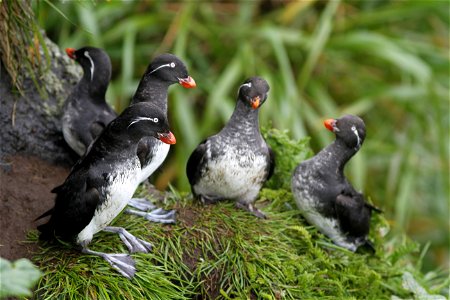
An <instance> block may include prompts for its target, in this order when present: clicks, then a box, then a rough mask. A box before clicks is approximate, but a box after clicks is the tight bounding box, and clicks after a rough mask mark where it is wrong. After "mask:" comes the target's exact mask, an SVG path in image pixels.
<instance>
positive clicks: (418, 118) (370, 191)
mask: <svg viewBox="0 0 450 300" xmlns="http://www.w3.org/2000/svg"><path fill="white" fill-rule="evenodd" d="M33 4H34V11H35V14H36V16H37V18H38V20H39V23H40V25H41V27H43V28H44V29H45V30H46V31H47V34H48V35H49V36H50V37H51V38H52V39H53V40H54V41H56V42H57V43H58V44H59V45H60V47H61V48H65V47H82V46H84V45H87V44H90V45H94V46H98V47H102V48H105V49H106V51H107V52H108V53H109V55H110V56H111V59H112V62H113V70H114V74H113V81H112V84H111V86H110V88H109V90H108V99H109V101H110V103H111V104H112V105H113V106H114V107H115V109H116V110H117V111H121V110H123V109H124V107H126V106H127V105H128V102H129V99H130V97H131V96H132V95H133V92H134V90H135V88H136V86H137V84H138V81H139V79H140V76H141V75H142V74H143V73H144V70H145V68H146V67H147V65H148V63H149V62H150V61H151V59H152V57H154V56H155V55H157V54H159V53H162V52H172V53H174V54H176V55H178V56H180V57H182V58H183V59H184V61H185V62H186V64H187V65H188V68H189V71H190V75H191V76H193V77H194V78H195V80H196V81H197V84H198V88H197V89H195V90H184V89H182V88H181V87H179V86H176V87H172V88H171V90H170V101H169V102H170V103H169V104H170V105H169V106H170V107H169V111H170V121H171V126H172V127H173V130H174V132H175V135H176V136H178V137H179V138H178V139H177V140H178V143H177V145H176V146H175V147H173V149H172V151H171V154H170V155H171V156H170V157H169V159H167V160H166V162H165V165H164V168H163V172H161V173H159V174H157V175H158V176H154V177H155V178H153V180H154V181H155V183H156V184H157V186H158V187H160V188H164V187H165V186H167V183H168V182H169V181H171V182H172V183H174V184H175V185H176V186H177V187H178V188H179V189H181V190H186V191H187V190H188V185H187V180H186V176H185V175H184V169H185V164H186V160H187V157H188V156H189V154H190V152H191V151H192V150H193V149H194V147H195V146H196V145H197V144H198V143H199V142H200V141H201V140H202V139H203V138H205V137H206V136H208V135H210V134H213V133H215V132H217V131H218V130H219V129H220V128H221V126H222V125H223V124H224V123H225V122H226V121H227V120H228V118H229V116H230V114H231V112H232V110H233V108H234V103H235V97H236V93H237V88H238V86H239V85H240V83H242V82H243V80H244V79H245V78H246V77H249V76H252V75H259V76H262V77H264V78H265V79H266V80H267V81H268V82H269V84H270V86H271V91H270V95H269V99H268V101H267V102H266V103H265V104H264V106H263V107H262V109H261V116H260V118H261V124H263V125H267V124H268V123H269V121H270V122H271V124H273V126H274V127H275V128H278V129H282V130H285V129H288V130H289V131H290V132H291V134H292V136H293V138H295V139H299V138H303V137H306V136H311V145H312V148H313V149H314V151H317V150H319V149H320V148H321V147H324V146H325V145H326V144H328V143H329V142H330V141H331V140H332V139H333V136H332V135H331V134H329V133H327V132H326V130H324V129H323V128H322V124H321V123H322V119H324V118H328V117H339V116H341V115H343V114H345V113H352V114H357V115H360V116H361V117H362V118H363V119H364V120H365V122H366V126H367V139H366V142H365V144H364V147H363V148H362V150H361V151H360V153H358V155H357V156H355V157H354V159H353V160H352V162H351V164H350V165H349V167H348V168H347V172H348V176H349V177H350V179H351V181H352V182H353V183H354V185H355V186H356V187H357V188H359V189H361V190H363V191H364V193H365V194H367V195H369V196H370V197H371V198H372V200H373V202H374V203H375V204H376V205H378V206H380V207H382V208H383V209H384V211H385V212H386V215H387V216H388V219H390V220H391V222H392V223H393V228H394V229H397V231H398V232H402V231H404V230H406V231H407V232H408V233H409V234H410V235H411V236H412V237H413V238H414V239H416V240H418V241H420V242H422V243H426V242H428V241H430V242H431V247H430V249H431V251H430V252H429V253H428V255H426V257H425V266H426V267H427V268H430V267H436V266H444V265H445V266H448V244H449V233H448V217H449V216H448V213H449V210H448V204H449V202H448V200H449V194H450V191H449V157H448V155H449V132H448V130H449V47H448V46H449V45H448V37H449V2H447V1H426V0H424V1H420V0H415V1H381V0H367V1H338V0H336V1H328V2H327V1H314V0H310V1H292V2H282V1H270V0H267V1H240V2H236V3H233V2H224V3H222V2H211V3H207V2H204V1H186V2H172V1H167V2H165V1H126V2H121V1H107V2H103V1H99V2H97V1H47V0H45V1H43V0H41V1H35V2H33Z"/></svg>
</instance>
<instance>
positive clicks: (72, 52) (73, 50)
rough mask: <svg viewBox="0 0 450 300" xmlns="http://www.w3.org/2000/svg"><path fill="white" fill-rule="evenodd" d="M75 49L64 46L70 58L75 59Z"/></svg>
mask: <svg viewBox="0 0 450 300" xmlns="http://www.w3.org/2000/svg"><path fill="white" fill-rule="evenodd" d="M75 51H77V50H76V49H74V48H66V53H67V55H68V56H69V57H70V58H71V59H76V58H77V56H76V55H75Z"/></svg>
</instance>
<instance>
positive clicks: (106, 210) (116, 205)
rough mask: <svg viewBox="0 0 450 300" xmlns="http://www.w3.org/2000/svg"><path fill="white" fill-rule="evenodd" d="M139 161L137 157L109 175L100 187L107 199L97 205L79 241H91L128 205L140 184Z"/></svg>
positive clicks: (101, 193) (78, 238)
mask: <svg viewBox="0 0 450 300" xmlns="http://www.w3.org/2000/svg"><path fill="white" fill-rule="evenodd" d="M138 168H139V161H138V160H137V159H136V160H135V161H133V162H132V163H131V164H129V165H128V166H127V167H124V166H121V167H120V168H118V169H117V172H116V173H115V174H111V175H109V177H108V178H107V183H106V184H105V186H104V187H102V188H101V189H100V191H99V192H100V195H103V196H104V197H105V198H106V199H105V201H104V202H103V203H102V204H101V205H100V206H98V207H97V209H96V210H95V214H94V217H93V218H92V220H91V222H90V223H89V224H88V225H87V226H86V227H85V228H84V229H83V230H82V231H81V232H80V233H79V234H78V236H77V242H78V243H81V244H83V243H86V241H87V242H88V243H89V242H90V241H91V239H92V236H93V235H94V234H96V233H97V232H99V231H101V230H103V228H105V227H106V226H108V225H109V223H110V222H111V221H112V220H113V219H114V218H115V217H117V215H118V214H119V213H120V212H121V211H122V210H123V209H124V208H125V206H127V204H128V201H129V200H130V199H131V197H133V194H134V192H135V190H136V188H137V186H138V185H139V183H140V182H139V172H137V171H136V170H138Z"/></svg>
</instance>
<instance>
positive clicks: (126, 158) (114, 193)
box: [36, 103, 176, 278]
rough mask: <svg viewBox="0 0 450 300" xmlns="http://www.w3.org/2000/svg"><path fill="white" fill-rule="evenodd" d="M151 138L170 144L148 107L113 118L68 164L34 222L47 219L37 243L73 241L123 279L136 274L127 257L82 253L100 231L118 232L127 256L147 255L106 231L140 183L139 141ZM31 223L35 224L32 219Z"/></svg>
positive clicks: (124, 235) (138, 243)
mask: <svg viewBox="0 0 450 300" xmlns="http://www.w3.org/2000/svg"><path fill="white" fill-rule="evenodd" d="M145 136H151V137H154V138H155V139H159V140H160V141H162V142H163V143H167V144H175V142H176V140H175V137H174V135H173V134H172V133H171V132H170V131H169V125H168V122H167V119H166V117H165V115H164V113H163V112H162V111H161V110H160V109H159V108H158V107H156V106H154V105H152V104H150V103H137V104H134V105H131V106H129V107H128V108H127V109H125V111H124V112H123V113H122V114H121V115H120V116H119V117H117V118H116V119H114V120H113V121H112V122H111V123H110V124H109V125H108V126H107V127H106V128H105V130H104V131H103V132H102V133H101V134H100V136H99V137H98V138H97V139H96V140H95V141H94V142H93V143H92V144H91V145H90V147H89V148H88V150H87V152H86V154H85V155H84V156H83V157H82V158H81V159H80V160H79V161H78V162H77V163H76V164H75V165H74V167H73V168H72V171H71V172H70V174H69V176H68V177H67V179H66V180H65V182H64V183H63V184H62V185H60V186H58V187H56V188H55V189H53V191H52V192H53V193H56V199H55V206H54V207H53V208H52V209H50V210H49V211H47V212H46V213H44V214H43V215H42V216H40V217H39V218H38V219H40V218H43V217H45V216H48V215H51V218H50V220H49V221H48V222H47V223H46V224H43V225H40V226H38V230H39V231H40V232H41V234H40V238H41V239H43V240H52V239H54V238H55V237H57V238H60V239H62V240H67V241H75V242H76V243H77V244H78V245H80V246H81V248H82V252H83V253H87V254H93V255H98V256H101V257H103V258H104V259H106V260H107V261H108V262H109V263H110V264H111V266H112V267H114V268H115V269H117V270H118V271H119V272H120V273H121V274H122V275H124V276H125V277H127V278H132V277H133V275H134V273H135V271H136V269H135V267H134V261H133V260H132V258H131V257H130V256H129V255H128V254H106V253H101V252H95V251H92V250H89V249H88V248H87V246H88V244H89V243H90V242H91V240H92V238H93V235H94V234H96V233H97V232H99V231H101V230H105V231H109V232H115V233H118V234H119V236H120V238H121V239H122V241H123V242H124V243H125V244H126V246H127V247H128V249H129V250H130V252H148V251H149V250H150V249H151V244H150V243H148V242H146V241H143V240H141V239H138V238H136V237H134V236H133V235H131V234H130V233H128V232H127V231H126V230H125V229H123V228H119V227H108V225H109V224H110V222H111V221H112V220H113V219H114V218H115V217H116V216H117V215H118V214H119V213H120V212H121V211H122V210H123V209H124V207H125V206H126V205H127V204H128V201H129V200H130V199H131V197H132V196H133V193H134V191H135V190H136V188H137V186H138V185H139V183H140V174H141V167H142V164H143V163H144V161H143V160H142V157H141V156H138V144H139V141H140V140H141V139H142V138H143V137H145ZM38 219H36V220H38Z"/></svg>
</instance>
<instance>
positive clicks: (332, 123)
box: [323, 119, 336, 132]
mask: <svg viewBox="0 0 450 300" xmlns="http://www.w3.org/2000/svg"><path fill="white" fill-rule="evenodd" d="M323 125H325V127H326V128H327V129H328V130H329V131H331V132H334V128H335V126H336V120H335V119H327V120H325V121H323Z"/></svg>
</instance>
